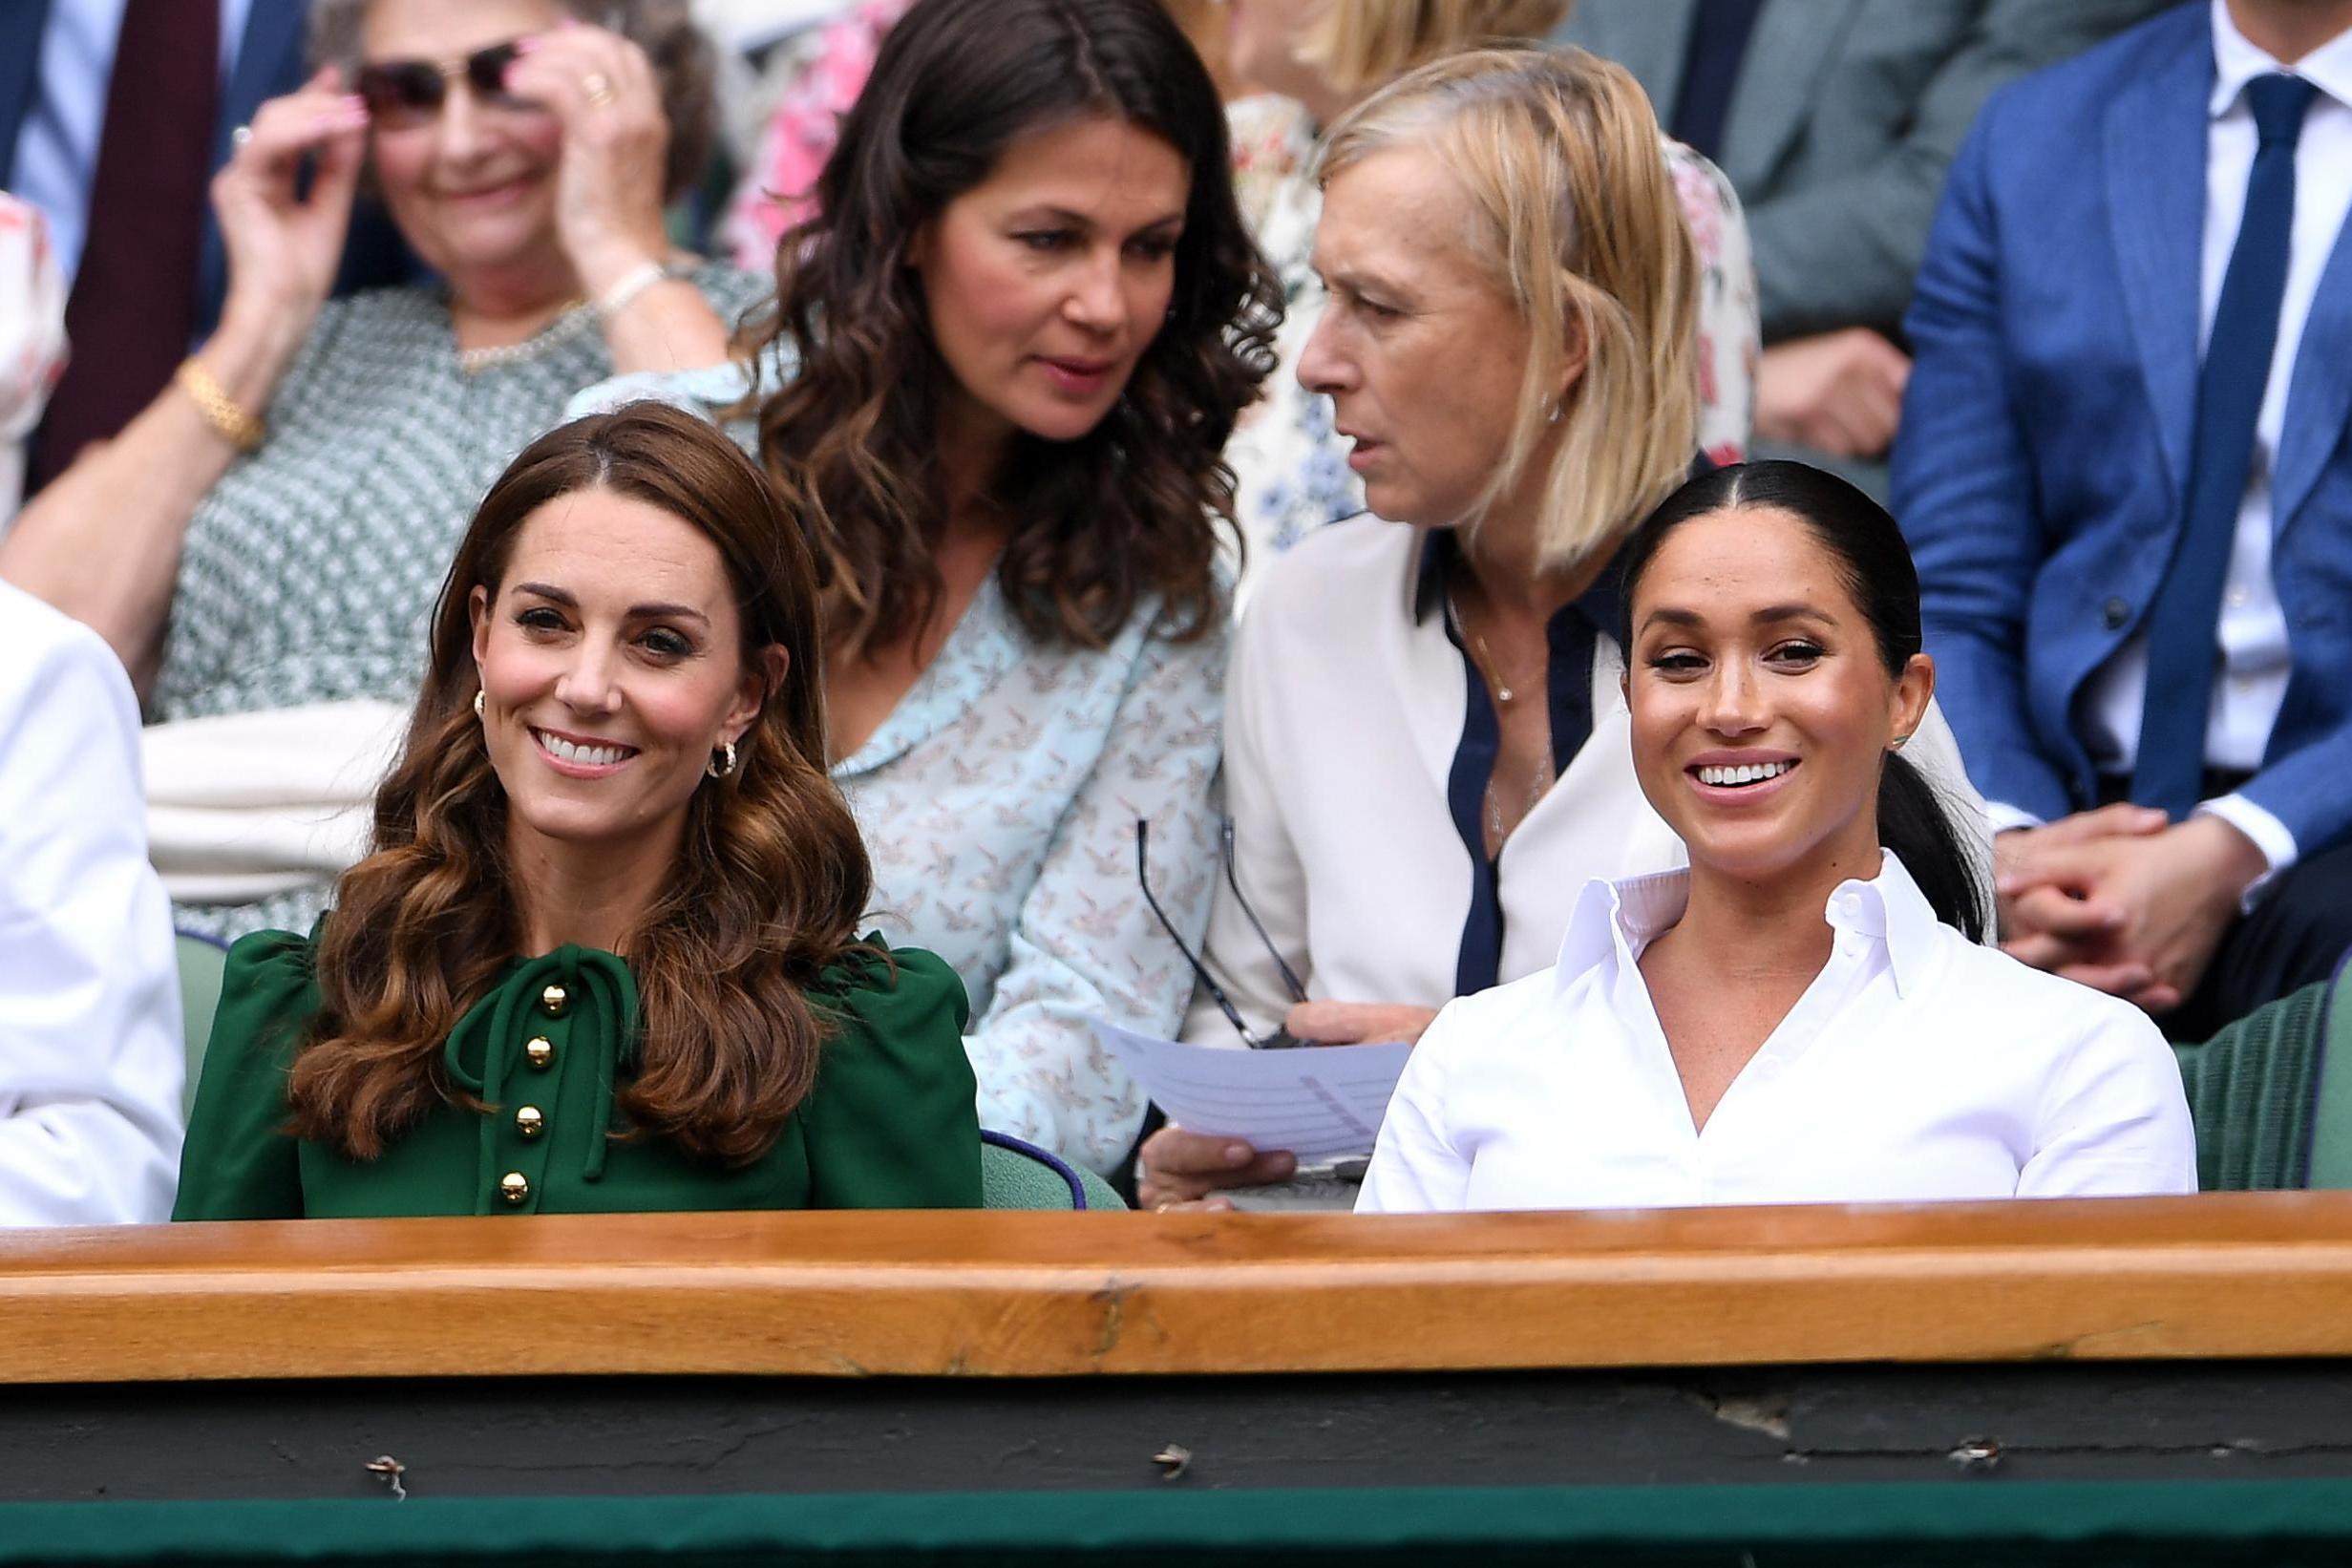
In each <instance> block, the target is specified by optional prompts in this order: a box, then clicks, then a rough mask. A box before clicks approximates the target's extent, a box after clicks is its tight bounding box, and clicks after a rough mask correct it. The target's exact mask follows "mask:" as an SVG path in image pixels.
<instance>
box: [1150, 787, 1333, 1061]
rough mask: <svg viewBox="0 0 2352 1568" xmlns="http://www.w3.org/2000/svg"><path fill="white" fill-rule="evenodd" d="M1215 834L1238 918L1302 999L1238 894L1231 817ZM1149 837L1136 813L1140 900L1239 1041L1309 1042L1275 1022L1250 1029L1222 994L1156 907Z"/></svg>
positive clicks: (1294, 996) (1294, 978)
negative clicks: (1260, 1031) (1258, 1030)
mask: <svg viewBox="0 0 2352 1568" xmlns="http://www.w3.org/2000/svg"><path fill="white" fill-rule="evenodd" d="M1218 838H1219V842H1220V848H1221V850H1222V854H1223V858H1224V862H1225V885H1226V886H1227V887H1229V888H1231V889H1233V901H1234V904H1235V906H1236V907H1237V908H1239V909H1240V911H1241V916H1242V918H1243V919H1244V920H1246V921H1248V922H1249V925H1250V929H1251V930H1253V931H1255V932H1257V933H1258V940H1259V941H1260V942H1261V943H1265V947H1266V952H1267V953H1268V954H1269V955H1270V956H1271V957H1272V958H1273V960H1274V966H1275V968H1277V969H1279V970H1281V971H1282V985H1284V986H1285V987H1286V988H1287V989H1288V990H1289V992H1290V999H1291V1000H1292V1001H1293V1002H1303V1001H1305V1000H1306V987H1305V986H1304V985H1301V984H1300V983H1299V976H1298V972H1297V971H1296V970H1294V969H1292V968H1291V966H1290V964H1288V963H1287V962H1286V961H1285V960H1284V959H1283V958H1282V953H1281V952H1280V951H1279V950H1277V949H1276V947H1275V945H1274V939H1273V938H1272V937H1270V936H1268V935H1267V934H1266V928H1265V923H1264V922H1262V921H1261V920H1259V918H1258V912H1257V911H1256V910H1254V909H1252V908H1251V907H1250V906H1249V901H1248V900H1247V899H1244V898H1243V897H1241V882H1240V878H1239V877H1237V876H1236V875H1235V874H1234V869H1233V819H1232V818H1231V817H1227V818H1226V819H1225V822H1224V825H1223V826H1222V827H1221V828H1220V829H1219V830H1218ZM1151 841H1152V824H1151V823H1149V822H1147V821H1145V820H1143V819H1142V818H1141V817H1137V818H1136V819H1135V881H1136V883H1137V885H1139V886H1140V887H1141V888H1142V889H1143V901H1144V903H1145V904H1147V905H1148V906H1150V908H1151V911H1152V916H1153V918H1154V919H1155V920H1156V921H1158V922H1159V927H1160V929H1161V930H1163V931H1165V932H1167V933H1168V940H1169V941H1170V942H1173V943H1176V951H1177V952H1179V953H1182V954H1183V955H1184V962H1185V963H1187V964H1191V965H1192V969H1193V976H1194V978H1195V979H1197V980H1198V981H1199V982H1200V988H1201V989H1202V990H1204V991H1206V992H1208V993H1209V1000H1210V1001H1212V1002H1214V1003H1216V1004H1217V1010H1218V1012H1221V1013H1223V1014H1224V1015H1225V1022H1227V1023H1228V1024H1231V1025H1232V1026H1233V1031H1234V1032H1235V1033H1236V1034H1238V1035H1240V1037H1241V1043H1242V1044H1243V1045H1245V1046H1247V1047H1249V1048H1250V1049H1252V1050H1284V1049H1289V1048H1291V1047H1293V1046H1305V1045H1312V1044H1313V1042H1312V1041H1308V1040H1302V1039H1300V1038H1299V1037H1298V1036H1297V1035H1295V1034H1293V1033H1291V1032H1290V1031H1289V1030H1288V1029H1286V1028H1282V1027H1281V1026H1280V1025H1277V1026H1275V1028H1274V1029H1273V1031H1272V1032H1271V1033H1268V1034H1264V1035H1255V1034H1252V1033H1250V1031H1249V1024H1248V1023H1247V1022H1246V1021H1245V1020H1244V1019H1243V1018H1242V1017H1241V1009H1240V1008H1239V1007H1237V1006H1234V1005H1233V999H1232V998H1231V997H1229V996H1227V995H1226V994H1225V988H1224V987H1223V986H1222V985H1218V983H1217V980H1216V978H1215V977H1214V976H1212V975H1211V974H1210V973H1209V966H1208V965H1207V964H1203V963H1202V962H1201V961H1200V957H1199V955H1198V954H1197V953H1195V952H1194V951H1193V950H1192V948H1191V946H1190V945H1188V944H1187V943H1186V942H1185V941H1184V939H1183V938H1182V937H1181V936H1179V935H1177V934H1176V922H1174V921H1171V920H1170V919H1169V918H1168V912H1167V911H1166V910H1164V909H1162V908H1160V906H1159V901H1158V900H1157V899H1155V898H1154V897H1152V871H1151V863H1150V853H1151Z"/></svg>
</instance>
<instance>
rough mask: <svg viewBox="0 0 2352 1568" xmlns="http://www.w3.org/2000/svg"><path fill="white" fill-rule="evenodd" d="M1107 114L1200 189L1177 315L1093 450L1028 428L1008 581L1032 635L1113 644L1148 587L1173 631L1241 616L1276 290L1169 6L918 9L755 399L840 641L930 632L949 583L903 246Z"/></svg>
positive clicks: (768, 332) (828, 209)
mask: <svg viewBox="0 0 2352 1568" xmlns="http://www.w3.org/2000/svg"><path fill="white" fill-rule="evenodd" d="M1097 115H1102V116H1109V117H1113V118H1116V119H1119V120H1122V121H1124V122H1126V123H1129V124H1132V125H1134V126H1136V127H1138V128H1139V129H1141V130H1144V131H1148V132H1150V133H1151V134H1152V135H1154V136H1156V137H1158V138H1161V139H1163V140H1165V141H1166V142H1168V144H1169V145H1171V146H1172V147H1174V148H1175V149H1176V152H1177V153H1178V154H1180V155H1181V156H1182V157H1183V159H1184V160H1185V163H1186V165H1187V166H1188V167H1189V169H1190V171H1191V175H1192V194H1191V197H1190V200H1189V201H1188V202H1187V204H1186V208H1185V215H1184V232H1183V236H1182V238H1181V239H1180V240H1179V241H1178V242H1177V244H1176V290H1175V294H1174V296H1173V297H1172V298H1171V300H1170V302H1169V311H1168V319H1167V321H1166V323H1165V324H1164V325H1163V326H1162V327H1161V328H1160V330H1159V332H1158V334H1157V336H1156V337H1155V338H1154V339H1153V342H1152V345H1151V347H1150V348H1149V349H1147V350H1145V351H1144V354H1143V357H1142V359H1141V361H1140V362H1139V363H1138V364H1137V365H1136V367H1135V371H1134V376H1133V377H1132V378H1131V379H1130V380H1129V382H1128V385H1127V389H1126V392H1125V394H1124V395H1123V396H1122V397H1121V398H1120V399H1119V401H1118V403H1117V404H1116V405H1115V406H1114V407H1113V408H1112V412H1111V413H1109V414H1107V415H1106V416H1105V417H1104V418H1103V421H1102V423H1101V424H1099V425H1098V426H1096V427H1095V428H1094V430H1092V431H1091V432H1090V433H1089V434H1086V435H1084V436H1081V437H1080V438H1078V439H1077V440H1075V441H1069V442H1049V441H1044V440H1041V439H1038V438H1037V437H1034V436H1029V435H1026V434H1025V435H1021V436H1019V437H1017V438H1016V442H1015V445H1014V447H1013V450H1012V451H1011V453H1010V454H1009V455H1008V458H1007V460H1006V465H1005V470H1004V473H1003V474H1002V475H1000V476H999V477H998V478H997V481H996V484H995V486H994V488H993V489H992V490H991V491H990V493H989V494H990V498H991V499H993V500H995V501H996V502H998V503H999V504H1000V505H1001V506H1002V507H1003V508H1004V510H1005V511H1006V514H1007V515H1009V516H1011V517H1013V518H1015V519H1018V520H1017V521H1016V523H1015V525H1014V531H1013V535H1012V538H1011V540H1010V542H1009V543H1008V544H1007V545H1006V549H1005V554H1004V557H1003V560H1002V561H1001V562H1000V563H999V565H998V567H997V579H998V583H999V584H1000V586H1001V587H1002V588H1003V590H1004V594H1005V599H1006V604H1008V605H1009V606H1010V607H1011V609H1012V611H1013V613H1014V614H1015V615H1016V616H1017V617H1018V618H1019V620H1020V622H1021V624H1022V626H1023V628H1024V629H1025V630H1027V631H1028V633H1029V635H1030V636H1032V637H1035V638H1037V639H1038V640H1040V641H1043V642H1064V643H1069V644H1073V645H1076V646H1082V647H1101V646H1105V645H1106V644H1108V643H1109V642H1110V641H1111V640H1112V638H1113V637H1115V636H1116V635H1117V634H1118V632H1119V629H1120V628H1121V627H1122V626H1124V625H1126V624H1127V622H1128V620H1129V618H1130V617H1131V616H1132V615H1133V614H1134V612H1135V610H1136V608H1137V606H1138V604H1140V603H1141V602H1143V600H1144V599H1145V598H1146V596H1156V598H1157V600H1158V603H1159V606H1160V613H1161V628H1162V630H1163V631H1164V632H1165V633H1166V634H1167V635H1169V636H1171V637H1175V638H1179V639H1180V638H1184V637H1189V636H1194V635H1197V634H1198V633H1199V632H1201V631H1202V630H1204V629H1206V628H1207V627H1208V626H1209V625H1213V624H1215V622H1216V620H1217V619H1218V617H1219V616H1221V614H1222V613H1223V605H1222V604H1221V603H1220V595H1219V593H1218V583H1217V569H1216V554H1217V545H1216V534H1215V522H1214V520H1213V519H1224V521H1225V522H1226V523H1227V525H1228V526H1230V525H1231V524H1232V519H1233V474H1232V471H1231V470H1230V469H1227V468H1226V467H1224V466H1223V464H1222V461H1221V458H1220V456H1219V455H1220V454H1221V453H1222V451H1223V449H1224V445H1225V437H1226V436H1227V435H1229V434H1232V431H1233V427H1234V421H1235V419H1236V417H1237V416H1238V415H1239V414H1240V412H1241V410H1242V409H1244V408H1245V407H1247V406H1248V404H1249V403H1250V401H1251V399H1252V398H1254V397H1255V396H1256V395H1257V389H1258V383H1259V382H1260V381H1261V380H1262V379H1264V377H1265V375H1266V374H1267V372H1268V371H1271V370H1272V369H1273V366H1274V349H1273V342H1274V331H1275V328H1277V327H1279V326H1280V325H1281V324H1282V290H1281V287H1280V286H1279V285H1278V283H1277V281H1276V279H1275V276H1274V274H1273V272H1272V270H1271V269H1270V268H1269V267H1268V266H1267V265H1266V264H1265V262H1264V260H1263V259H1262V258H1261V256H1260V255H1259V253H1258V249H1257V247H1256V245H1255V244H1252V242H1251V240H1250V236H1249V231H1248V229H1247V228H1246V227H1245V226H1244V224H1243V222H1242V220H1241V214H1240V208H1239V207H1238V206H1237V205H1236V204H1235V201H1234V195H1233V176H1232V164H1231V154H1230V152H1229V150H1228V147H1227V143H1226V138H1225V116H1224V110H1223V107H1222V105H1221V104H1220V103H1219V102H1218V95H1217V89H1216V87H1215V86H1214V85H1213V84H1212V83H1211V81H1210V79H1209V74H1208V71H1207V69H1206V68H1205V67H1204V66H1202V64H1201V63H1200V57H1199V56H1198V55H1197V54H1196V53H1194V52H1193V49H1192V46H1191V45H1190V44H1189V43H1187V42H1186V41H1185V38H1184V34H1183V32H1181V31H1180V30H1179V29H1178V28H1177V27H1176V23H1175V22H1174V21H1173V20H1171V19H1170V17H1169V16H1168V14H1167V12H1166V11H1165V10H1164V9H1163V8H1162V7H1161V6H1160V5H1159V4H1158V0H988V3H987V4H985V5H975V4H973V3H971V0H918V4H917V5H916V6H915V8H914V9H913V10H912V11H908V12H907V14H906V16H905V18H904V20H902V21H901V22H900V23H899V25H898V26H897V27H896V28H894V29H893V30H892V31H891V32H890V35H889V37H888V38H887V39H886V40H885V41H884V42H883V45H882V49H881V53H880V55H879V58H878V59H877V60H876V61H875V66H874V74H873V76H872V78H871V79H870V80H869V81H868V82H867V84H866V87H865V90H864V92H863V93H861V94H860V95H858V102H857V106H856V107H855V108H853V109H852V110H851V111H850V113H849V116H848V117H847V118H846V119H845V120H844V121H843V124H842V127H841V137H840V141H839V143H838V144H837V146H836V148H835V150H834V153H833V156H832V157H831V158H830V159H827V160H826V163H825V169H824V173H823V175H822V176H821V177H820V178H819V179H818V180H817V184H816V210H815V213H814V215H813V216H812V217H811V218H810V219H808V220H807V221H806V222H804V223H802V224H801V225H800V226H799V227H798V228H796V229H795V230H794V231H793V232H791V233H790V234H787V235H786V236H785V237H784V241H783V244H781V245H780V246H779V247H778V248H777V252H776V301H777V304H776V310H775V314H774V315H773V318H771V319H770V320H768V321H767V322H765V323H763V324H758V325H755V327H754V329H753V333H752V336H753V338H754V339H755V340H756V341H758V342H759V343H761V344H762V346H773V347H776V348H778V349H780V350H783V355H782V357H783V358H784V359H785V360H786V361H787V362H788V363H792V364H794V365H795V370H794V371H793V373H792V375H791V377H790V379H789V382H788V384H787V385H786V386H785V387H784V388H783V389H782V390H781V391H779V392H776V393H775V394H774V395H773V396H772V397H770V398H769V399H768V400H767V402H766V404H765V405H764V406H763V407H762V408H761V409H760V411H759V435H760V452H761V456H763V457H764V458H765V459H766V461H767V463H768V466H769V468H770V470H771V471H772V472H773V474H774V475H775V476H776V477H777V479H778V481H779V483H780V484H781V485H782V487H783V489H784V493H785V498H786V500H787V503H788V504H789V506H790V507H791V510H792V512H793V513H794V515H795V517H796V518H797V519H799V521H800V525H801V527H802V529H803V530H804V531H805V533H806V534H807V537H808V539H809V542H810V545H811V548H812V549H813V550H814V551H815V553H816V562H817V567H818V572H819V582H820V591H821V593H822V595H823V602H824V609H825V629H826V636H827V640H828V643H829V646H832V647H834V648H836V649H837V650H840V651H843V652H847V653H851V654H855V653H857V652H859V651H861V650H863V649H865V648H867V647H870V646H876V645H879V644H885V643H889V642H892V641H895V640H896V639H898V638H900V637H901V636H904V635H906V634H908V633H910V632H913V631H915V630H917V629H918V628H920V627H922V625H925V624H926V623H927V622H928V621H929V620H930V618H931V614H932V611H933V610H934V608H935V607H936V606H937V604H938V603H939V598H940V594H941V592H942V583H941V578H940V572H939V568H938V565H937V564H936V562H934V560H933V557H932V551H931V540H934V539H935V538H936V537H937V535H938V532H939V529H940V527H941V526H942V524H943V520H944V516H945V509H946V502H945V492H944V488H943V478H942V476H941V474H940V470H939V464H938V461H937V456H936V454H937V441H936V434H937V432H936V423H937V419H938V411H939V408H940V404H941V396H942V392H943V388H944V387H945V386H946V385H947V384H948V378H949V374H950V372H949V371H948V370H947V368H946V366H945V364H944V363H943V361H942V360H941V358H940V356H939V352H938V350H937V349H936V348H935V347H934V346H933V344H932V341H931V334H930V329H929V326H928V324H927V321H926V318H925V315H924V310H923V304H922V293H921V291H920V289H919V287H918V286H917V285H916V283H915V281H914V279H913V277H912V275H911V273H910V270H909V268H908V265H907V249H908V245H909V244H910V242H911V241H912V239H913V238H914V236H915V234H916V233H917V231H918V230H919V229H920V228H921V227H922V224H923V223H924V222H927V221H928V220H930V219H931V218H933V217H935V216H936V215H937V214H938V213H939V212H940V211H941V210H942V209H943V207H945V206H946V205H947V203H948V202H950V201H953V200H955V198H957V197H958V196H961V195H963V194H964V192H965V191H968V190H970V189H971V188H972V187H974V186H975V185H978V184H979V183H981V182H982V181H983V180H985V179H986V178H987V177H988V174H989V171H990V170H991V169H993V168H994V167H995V165H996V162H997V159H999V158H1000V157H1001V156H1002V155H1003V154H1004V152H1005V151H1006V148H1008V147H1009V146H1011V145H1012V144H1013V143H1014V142H1015V141H1017V140H1019V139H1021V138H1024V137H1028V136H1032V135H1035V134H1037V133H1039V132H1043V131H1047V130H1050V129H1052V128H1054V127H1056V126H1059V125H1065V124H1069V123H1070V122H1071V121H1073V120H1080V119H1084V118H1087V117H1092V116H1097Z"/></svg>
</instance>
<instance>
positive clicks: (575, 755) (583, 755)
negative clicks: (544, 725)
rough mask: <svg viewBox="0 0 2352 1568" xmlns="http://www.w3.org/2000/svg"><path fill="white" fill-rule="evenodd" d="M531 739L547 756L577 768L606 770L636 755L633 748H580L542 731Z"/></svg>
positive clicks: (532, 734)
mask: <svg viewBox="0 0 2352 1568" xmlns="http://www.w3.org/2000/svg"><path fill="white" fill-rule="evenodd" d="M531 738H532V739H534V740H536V741H538V742H539V744H540V749H541V750H542V751H544V752H546V753H547V754H548V755H549V756H551V757H554V758H555V759H556V760H557V761H559V762H568V763H571V764H572V765H573V766H574V767H578V768H607V767H610V766H611V765H612V764H614V763H616V762H625V761H627V760H628V759H629V758H630V757H633V756H635V755H636V754H637V748H636V747H634V746H582V745H579V744H577V743H575V742H573V741H568V740H565V739H564V738H563V737H562V735H554V734H549V733H548V732H547V731H544V730H534V731H531Z"/></svg>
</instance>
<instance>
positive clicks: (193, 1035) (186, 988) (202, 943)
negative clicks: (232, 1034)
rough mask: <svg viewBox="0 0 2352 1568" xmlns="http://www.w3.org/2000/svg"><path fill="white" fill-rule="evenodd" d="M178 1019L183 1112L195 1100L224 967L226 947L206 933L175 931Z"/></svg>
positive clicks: (218, 1004) (226, 960) (194, 1102)
mask: <svg viewBox="0 0 2352 1568" xmlns="http://www.w3.org/2000/svg"><path fill="white" fill-rule="evenodd" d="M174 940H175V941H176V942H177V943H178V945H179V948H180V1028H181V1029H182V1030H183V1031H184V1038H185V1039H186V1042H187V1052H188V1087H187V1088H186V1089H185V1090H184V1091H181V1096H180V1112H181V1113H182V1114H185V1113H186V1112H187V1111H188V1109H189V1108H190V1107H191V1106H193V1105H195V1104H196V1077H197V1074H198V1073H200V1072H201V1071H202V1070H204V1047H205V1046H206V1045H207V1044H209V1043H210V1042H211V1040H212V1015H213V1012H214V1010H215V1009H216V1008H218V1007H219V1006H221V976H222V971H223V970H225V969H226V968H227V967H228V949H227V948H225V947H223V946H222V945H221V944H220V943H217V942H215V941H213V940H212V939H211V938H210V937H197V936H190V935H189V934H188V933H187V932H185V931H182V932H180V933H179V935H178V936H177V938H175V939H174Z"/></svg>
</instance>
